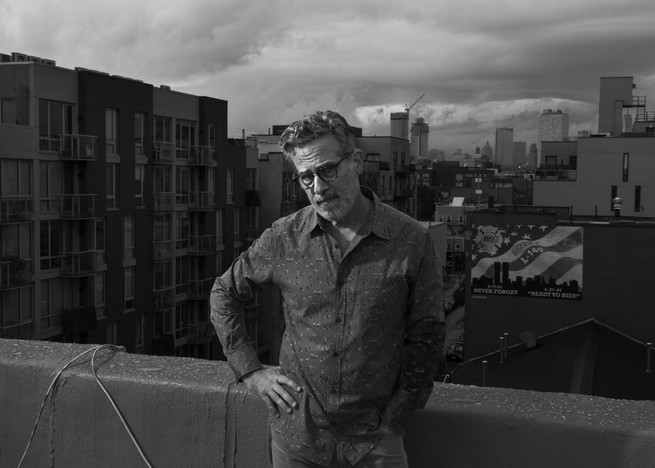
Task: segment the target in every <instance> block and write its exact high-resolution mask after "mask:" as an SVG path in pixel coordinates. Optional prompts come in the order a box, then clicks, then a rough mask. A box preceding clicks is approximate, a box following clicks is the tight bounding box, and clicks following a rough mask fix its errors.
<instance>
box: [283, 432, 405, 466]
mask: <svg viewBox="0 0 655 468" xmlns="http://www.w3.org/2000/svg"><path fill="white" fill-rule="evenodd" d="M271 456H272V460H273V468H350V467H353V468H408V465H407V454H406V453H405V446H404V445H403V436H396V435H385V436H384V437H383V438H382V439H381V440H380V442H378V444H377V445H376V446H375V447H373V448H372V449H371V451H370V452H368V453H367V454H366V455H364V457H363V458H362V459H361V460H359V461H358V462H357V463H356V464H355V465H351V464H350V462H349V461H348V460H347V459H346V458H345V457H344V456H342V455H341V454H340V453H339V450H338V449H337V451H336V452H335V454H334V458H333V459H332V463H330V465H329V466H323V465H318V464H316V463H314V462H312V461H309V460H307V459H305V458H303V457H301V456H300V455H298V454H297V453H291V452H289V451H286V450H285V449H283V448H281V447H280V446H279V445H277V444H276V443H275V440H271Z"/></svg>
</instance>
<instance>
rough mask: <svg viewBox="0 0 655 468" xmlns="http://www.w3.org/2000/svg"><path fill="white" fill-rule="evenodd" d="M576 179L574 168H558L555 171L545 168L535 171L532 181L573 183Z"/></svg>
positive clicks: (576, 173) (576, 172)
mask: <svg viewBox="0 0 655 468" xmlns="http://www.w3.org/2000/svg"><path fill="white" fill-rule="evenodd" d="M577 178H578V171H577V170H576V166H559V167H558V168H557V169H550V168H547V167H542V168H539V169H537V170H536V171H535V174H534V180H557V181H572V182H575V181H576V180H577Z"/></svg>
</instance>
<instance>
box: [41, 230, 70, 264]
mask: <svg viewBox="0 0 655 468" xmlns="http://www.w3.org/2000/svg"><path fill="white" fill-rule="evenodd" d="M63 250H64V242H63V235H62V225H61V222H60V221H43V220H42V221H41V233H40V252H41V257H40V262H41V263H40V265H41V270H54V269H55V268H59V267H60V265H61V252H62V251H63Z"/></svg>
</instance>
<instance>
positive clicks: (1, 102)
mask: <svg viewBox="0 0 655 468" xmlns="http://www.w3.org/2000/svg"><path fill="white" fill-rule="evenodd" d="M0 123H4V124H12V125H15V124H17V123H18V122H17V121H16V101H15V100H13V99H0Z"/></svg>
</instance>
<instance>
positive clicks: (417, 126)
mask: <svg viewBox="0 0 655 468" xmlns="http://www.w3.org/2000/svg"><path fill="white" fill-rule="evenodd" d="M429 134H430V125H429V124H428V123H427V122H426V121H425V119H423V118H422V117H418V118H417V119H416V121H414V122H413V123H412V141H411V147H410V149H411V155H412V156H423V157H426V156H427V155H428V136H429Z"/></svg>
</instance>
